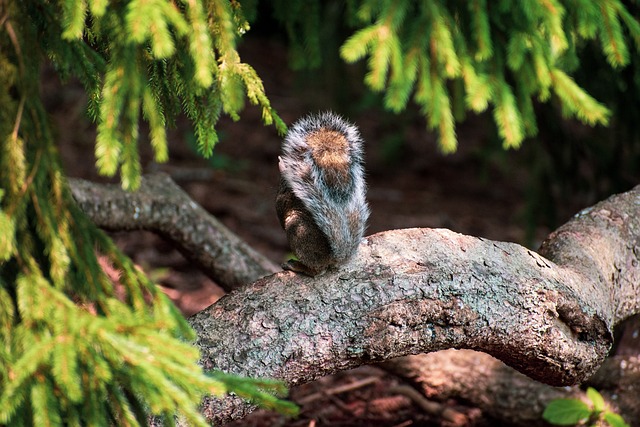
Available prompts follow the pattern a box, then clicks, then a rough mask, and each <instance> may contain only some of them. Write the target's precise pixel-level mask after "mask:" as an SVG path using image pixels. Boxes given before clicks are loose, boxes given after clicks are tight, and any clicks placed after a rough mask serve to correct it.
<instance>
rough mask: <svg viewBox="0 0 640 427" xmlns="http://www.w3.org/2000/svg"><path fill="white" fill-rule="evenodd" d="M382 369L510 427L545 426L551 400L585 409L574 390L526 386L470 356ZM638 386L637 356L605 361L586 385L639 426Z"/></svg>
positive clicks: (456, 354)
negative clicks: (576, 402) (571, 400)
mask: <svg viewBox="0 0 640 427" xmlns="http://www.w3.org/2000/svg"><path fill="white" fill-rule="evenodd" d="M382 367H383V368H384V369H386V370H387V371H389V372H392V373H394V374H396V375H399V376H401V377H402V378H405V379H408V380H410V381H411V382H412V383H413V384H414V385H415V386H416V387H417V388H418V389H419V390H420V391H421V392H422V393H423V394H424V395H425V396H426V397H428V398H433V399H437V400H440V401H441V400H447V399H449V398H454V399H457V400H459V401H462V402H465V403H467V404H469V405H471V406H473V407H476V408H480V409H481V410H482V411H483V413H484V414H486V415H489V416H490V417H492V418H493V419H497V420H500V421H502V422H507V423H509V425H513V426H531V427H534V426H541V427H542V426H547V425H548V424H547V423H546V422H545V421H543V419H542V413H543V412H544V409H545V408H546V406H547V405H548V404H549V402H551V401H552V400H554V399H559V398H578V399H582V400H584V401H585V402H587V403H588V399H587V398H586V395H585V393H584V391H583V390H581V389H580V388H579V387H577V386H575V387H552V386H549V385H546V384H542V383H539V382H537V381H531V379H529V378H528V377H525V376H524V375H522V374H520V373H518V372H517V371H515V370H513V369H512V368H509V367H508V366H506V365H505V364H503V363H502V362H500V361H499V360H496V359H494V358H493V357H491V356H489V355H487V354H484V353H479V352H474V351H468V350H459V351H458V350H446V351H442V352H437V353H430V354H420V355H416V356H406V357H401V358H398V359H393V360H390V361H388V362H385V363H384V364H383V365H382ZM639 380H640V360H638V357H637V356H636V357H613V358H608V359H606V360H605V362H604V364H603V365H602V366H601V367H600V369H599V370H598V371H597V372H596V374H595V375H594V376H593V377H592V378H590V379H589V381H588V384H589V385H592V386H594V387H596V388H597V389H598V390H600V392H601V393H602V395H603V397H604V398H605V400H606V401H607V403H608V405H609V406H610V407H611V409H612V410H614V411H617V412H619V413H621V414H623V415H625V417H626V419H627V420H629V421H630V422H631V423H632V424H631V425H638V423H640V405H638V391H637V389H636V385H637V384H638V381H639ZM634 422H635V423H634Z"/></svg>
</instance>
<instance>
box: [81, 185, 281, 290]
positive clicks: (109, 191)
mask: <svg viewBox="0 0 640 427" xmlns="http://www.w3.org/2000/svg"><path fill="white" fill-rule="evenodd" d="M69 181H70V185H71V190H72V192H73V196H74V198H75V199H76V201H77V202H78V204H79V205H80V207H81V208H82V210H83V211H84V212H85V213H86V214H87V215H89V217H90V218H91V219H92V220H93V222H94V223H95V224H96V225H98V226H99V227H102V228H104V229H107V230H112V231H119V230H147V231H153V232H155V233H157V234H159V235H161V236H163V237H164V238H166V239H168V240H170V241H171V242H173V243H174V244H175V245H176V247H177V248H178V249H179V250H180V251H181V252H182V253H183V254H184V255H185V257H187V259H189V260H190V261H192V262H193V263H194V264H195V265H197V266H198V267H199V268H200V269H201V270H202V271H203V272H204V273H205V274H207V275H208V276H209V277H210V278H211V279H212V280H214V281H215V282H216V283H217V284H218V285H219V286H221V287H222V288H223V289H224V290H225V291H230V290H232V289H235V288H237V287H240V286H242V285H245V284H247V283H251V282H253V281H254V280H256V279H258V278H259V277H263V276H265V275H266V274H271V273H273V272H275V271H277V270H279V268H278V267H277V266H276V265H275V264H274V263H273V262H271V261H270V260H268V259H267V258H265V257H264V256H262V255H261V254H259V253H258V252H256V251H255V250H253V249H252V248H251V247H250V246H249V245H247V244H246V243H244V242H243V241H242V240H241V239H240V238H238V237H237V236H236V235H235V234H234V233H232V232H231V231H230V230H229V229H227V228H226V227H225V226H224V225H223V224H222V223H220V221H218V220H217V219H216V218H214V217H213V216H211V215H209V214H208V213H207V212H206V211H205V210H204V209H203V208H202V207H201V206H200V205H198V204H197V203H196V202H194V201H193V200H192V199H191V198H190V197H189V195H188V194H186V193H185V192H184V191H182V189H181V188H180V187H178V186H177V185H176V184H175V183H174V182H173V180H171V178H170V177H169V176H168V175H166V174H162V173H158V174H153V175H147V176H145V177H143V178H142V183H141V185H140V188H139V190H137V191H135V192H126V191H124V190H122V188H120V186H118V185H102V184H96V183H92V182H89V181H84V180H81V179H70V180H69Z"/></svg>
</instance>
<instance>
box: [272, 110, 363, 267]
mask: <svg viewBox="0 0 640 427" xmlns="http://www.w3.org/2000/svg"><path fill="white" fill-rule="evenodd" d="M321 128H328V129H331V130H334V131H337V132H340V133H341V134H343V135H344V136H345V137H346V139H347V142H348V150H349V159H350V165H349V175H350V180H351V183H350V184H351V185H347V186H345V187H346V188H349V189H350V190H349V192H348V193H346V194H345V193H341V192H340V191H338V190H336V191H332V189H331V188H329V187H328V186H327V184H326V182H325V180H324V179H323V171H322V170H321V169H320V167H319V166H318V165H317V164H316V163H315V162H314V161H313V158H312V156H311V150H310V147H309V146H308V144H307V142H306V139H307V136H308V135H309V134H310V133H312V132H313V131H316V130H319V129H321ZM362 145H363V141H362V138H361V137H360V132H359V131H358V129H357V128H356V127H355V126H354V125H352V124H350V123H349V122H347V121H346V120H344V119H343V118H342V117H340V116H338V115H336V114H334V113H332V112H324V113H320V114H317V115H309V116H307V117H304V118H302V119H300V120H298V121H297V122H296V123H295V124H294V125H293V126H292V127H291V128H290V129H289V132H288V133H287V136H286V138H285V140H284V142H283V144H282V156H281V158H280V168H281V174H282V177H283V178H284V179H285V181H286V182H287V184H288V185H289V187H290V188H291V189H292V191H293V193H294V194H295V195H296V197H298V198H299V199H300V200H301V201H302V203H303V204H304V206H305V207H306V209H307V210H308V211H309V212H310V213H311V215H312V216H313V219H314V221H315V223H316V224H317V225H318V227H319V228H320V229H321V230H322V232H323V233H324V234H325V235H326V236H327V238H328V240H329V243H330V246H331V250H332V255H333V256H334V258H335V260H336V262H337V263H339V262H344V261H346V260H348V259H349V258H351V257H352V256H353V255H354V254H355V252H356V251H357V248H358V246H359V244H360V241H361V240H362V237H363V236H364V232H365V227H366V221H367V219H368V217H369V206H368V205H367V201H366V199H365V195H366V183H365V179H364V170H363V165H364V159H363V147H362ZM309 168H310V169H309ZM350 215H357V216H358V217H359V218H360V220H359V221H358V224H357V225H356V226H355V227H352V225H353V224H349V221H348V218H349V216H350Z"/></svg>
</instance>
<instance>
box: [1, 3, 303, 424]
mask: <svg viewBox="0 0 640 427" xmlns="http://www.w3.org/2000/svg"><path fill="white" fill-rule="evenodd" d="M61 12H62V13H61ZM240 18H241V17H240V16H239V15H237V14H236V12H234V10H233V9H232V8H231V7H230V5H229V4H228V3H227V2H224V1H216V2H208V4H207V7H206V8H205V7H203V4H202V3H201V2H199V1H195V0H192V1H184V2H181V3H179V4H177V5H176V3H174V2H171V1H165V0H155V1H135V0H133V1H127V2H107V1H105V0H89V1H85V0H63V1H55V2H51V1H42V0H25V1H20V2H15V1H0V27H1V28H2V30H1V31H2V36H1V37H0V87H1V89H0V105H2V108H0V138H1V143H0V206H1V210H0V424H2V425H145V424H146V423H147V421H148V417H149V416H150V415H151V414H157V415H163V416H164V420H165V421H166V422H167V423H173V420H174V415H176V414H179V415H180V416H181V417H183V418H184V419H185V420H186V421H187V422H188V423H189V424H190V425H207V423H206V422H205V420H204V418H203V417H202V416H201V414H200V413H199V412H198V407H199V404H200V401H201V398H202V396H203V395H205V394H212V395H218V396H220V395H222V394H224V393H226V392H228V391H235V392H236V393H237V394H238V395H240V396H243V397H246V398H250V399H252V400H254V401H256V402H258V403H262V404H263V405H265V406H267V407H271V408H277V409H280V410H283V411H285V412H289V413H291V412H292V411H295V408H294V407H293V406H292V405H290V404H288V403H284V402H282V401H280V400H278V399H277V398H276V397H274V395H273V393H275V394H278V395H281V394H282V393H283V392H284V390H283V388H282V385H281V384H279V383H275V382H269V381H260V382H256V381H254V380H242V379H238V378H233V377H229V376H225V375H221V374H210V375H207V374H205V373H203V371H202V369H201V367H199V366H198V364H197V362H198V360H199V352H198V350H197V349H196V348H195V347H193V346H192V344H191V342H192V341H193V339H194V338H195V334H194V332H193V331H192V329H191V328H190V327H189V326H188V324H187V322H186V321H185V320H184V318H183V317H182V316H181V314H180V313H179V312H178V311H177V309H176V308H175V307H174V306H173V304H172V303H171V302H170V301H169V300H168V298H167V297H166V296H165V295H164V294H163V293H161V292H160V291H159V290H158V289H157V288H156V287H155V286H154V285H153V283H151V282H150V281H149V279H147V277H146V276H145V275H144V274H143V273H142V272H140V271H139V270H138V269H136V268H135V266H134V265H133V264H132V263H131V261H130V260H129V259H128V258H127V257H126V256H124V255H123V254H122V253H120V252H119V251H118V249H117V248H116V247H115V246H114V245H113V243H112V241H111V240H110V239H109V238H108V237H107V236H106V235H105V234H104V233H103V232H101V231H100V230H98V229H97V228H96V227H95V226H94V225H93V224H92V223H91V222H90V221H89V220H88V219H87V218H86V216H85V215H84V214H83V213H82V212H81V211H80V210H79V209H78V207H77V206H76V204H75V203H74V201H73V199H72V196H71V194H70V192H69V189H68V184H67V181H66V178H65V176H64V173H63V171H62V169H61V165H60V161H59V159H58V156H57V152H56V150H55V147H54V141H53V137H52V134H51V131H50V128H49V124H48V119H47V116H46V113H45V111H44V107H43V105H42V103H41V100H40V96H39V93H38V80H39V75H40V67H41V64H42V62H43V61H44V60H45V58H49V59H50V60H51V61H52V63H53V64H54V65H55V67H56V69H57V70H58V72H59V73H60V74H61V75H62V76H63V77H67V76H75V77H78V78H79V79H80V80H81V81H82V83H83V84H84V86H85V88H86V90H87V92H88V93H89V100H90V104H89V111H90V113H91V114H92V116H93V117H94V118H95V119H96V121H97V122H98V137H97V142H96V158H97V166H98V169H99V171H100V172H101V173H102V174H105V175H109V176H111V175H114V174H115V173H116V172H117V171H118V170H119V171H120V175H121V177H122V184H123V186H124V187H125V188H128V189H134V188H136V187H137V186H138V185H139V182H140V161H139V157H138V148H137V140H138V125H139V120H140V112H142V118H143V119H144V120H146V121H147V122H148V123H149V128H150V139H151V145H152V147H153V150H154V153H155V158H156V160H157V161H165V160H166V159H167V140H166V134H165V123H166V121H167V120H170V119H171V118H172V117H174V116H175V115H176V114H177V112H179V110H180V109H181V108H184V110H185V111H186V113H187V114H188V115H189V117H191V118H192V119H193V120H194V122H195V123H196V132H197V135H198V141H199V147H200V150H201V151H202V153H203V154H204V155H210V154H211V151H212V149H213V146H214V145H215V143H216V141H217V136H216V133H215V129H214V126H215V123H216V121H217V120H218V118H219V116H220V114H221V113H222V112H225V113H227V114H229V115H231V116H232V117H234V118H237V116H238V111H239V110H240V109H241V108H242V107H243V102H244V97H245V95H246V96H247V97H248V98H249V100H250V101H251V102H252V103H254V104H258V105H260V106H261V107H262V109H263V118H264V122H265V123H275V125H276V127H277V128H278V129H279V130H281V131H282V130H283V129H284V125H283V123H282V121H281V120H280V119H279V118H278V117H277V116H276V115H275V113H274V112H273V110H272V108H271V106H270V105H269V102H268V100H267V98H266V96H265V94H264V90H263V87H262V83H261V81H260V80H259V78H258V77H257V75H256V73H255V71H254V70H253V69H252V68H251V67H249V66H248V65H246V64H242V63H241V62H240V58H239V56H238V54H237V52H236V50H235V38H236V33H237V32H238V31H239V28H237V27H236V26H235V24H234V22H236V21H237V22H244V20H242V19H240ZM212 29H213V30H212ZM98 256H100V257H101V259H102V260H108V261H106V262H107V263H109V264H111V265H112V267H113V268H114V269H115V270H116V271H118V272H120V276H119V278H118V279H117V282H118V288H119V289H121V290H122V292H121V293H122V295H119V296H118V298H116V293H115V291H114V283H113V281H112V280H110V279H109V278H108V277H107V275H106V274H105V272H104V271H103V269H102V268H101V264H100V262H99V261H98Z"/></svg>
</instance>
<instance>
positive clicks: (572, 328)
mask: <svg viewBox="0 0 640 427" xmlns="http://www.w3.org/2000/svg"><path fill="white" fill-rule="evenodd" d="M639 193H640V187H638V188H636V189H634V190H632V191H630V192H628V193H626V194H623V195H620V196H616V197H613V198H611V199H609V200H607V201H605V202H602V203H599V204H598V205H596V206H594V207H593V208H591V209H590V210H588V211H584V212H583V213H582V214H581V215H578V216H577V217H576V218H575V219H574V220H572V221H571V222H570V223H569V224H568V225H567V226H565V227H563V228H561V229H560V230H559V231H558V233H556V234H554V235H553V236H551V238H550V239H549V240H548V241H547V242H546V243H545V249H544V250H545V253H548V254H551V255H552V256H553V257H554V258H555V259H557V260H559V262H560V263H561V265H558V264H555V263H553V262H551V261H550V260H547V259H545V258H543V257H542V256H540V255H538V254H537V253H535V252H532V251H530V250H528V249H526V248H523V247H521V246H519V245H516V244H512V243H503V242H494V241H489V240H484V239H480V238H476V237H470V236H464V235H461V234H458V233H454V232H451V231H448V230H428V229H413V230H396V231H389V232H385V233H379V234H376V235H374V236H370V237H369V238H368V239H367V241H366V242H365V243H363V244H362V245H361V247H360V252H359V255H358V257H357V258H356V259H355V260H354V261H353V262H352V263H351V264H349V265H347V266H345V267H344V268H343V269H342V270H341V271H339V272H332V273H329V274H326V275H324V276H322V277H320V278H316V279H310V278H306V277H302V276H297V275H295V274H293V273H288V272H287V273H279V274H276V275H273V276H270V277H267V278H264V279H261V280H259V281H257V282H256V283H254V284H253V285H251V286H249V287H247V288H244V289H241V290H239V291H237V292H234V293H232V294H231V295H228V296H226V297H224V298H222V299H221V300H220V301H219V302H218V303H216V304H214V305H213V306H211V307H209V308H208V309H206V310H204V311H203V312H201V313H199V314H197V315H196V316H194V317H193V318H192V319H191V323H192V325H193V326H194V327H195V328H196V330H197V331H198V335H199V340H198V345H199V347H200V348H201V350H202V352H203V364H204V366H205V367H206V368H210V369H222V370H225V371H231V372H237V373H240V374H244V375H250V376H266V377H275V378H281V379H283V380H285V381H286V382H287V383H289V384H292V385H294V384H300V383H302V382H305V381H309V380H312V379H315V378H318V377H320V376H323V375H326V374H329V373H332V372H335V371H338V370H342V369H347V368H350V367H354V366H358V365H361V364H364V363H371V362H377V361H383V360H388V359H391V358H393V357H397V356H402V355H407V354H416V353H422V352H425V353H426V352H434V351H438V350H442V349H447V348H467V349H474V350H479V351H482V352H486V353H488V354H491V355H493V356H494V357H496V358H498V359H500V360H502V361H504V362H505V363H507V364H508V365H510V366H512V367H514V368H516V369H517V370H519V371H521V372H523V373H525V374H526V375H528V376H529V377H531V378H534V379H536V380H539V381H541V382H544V383H548V384H552V385H567V384H576V383H579V382H581V381H583V380H585V379H586V378H588V377H590V376H591V375H592V374H593V373H594V372H595V371H596V370H597V368H598V367H599V366H600V365H601V364H602V362H603V360H604V357H605V356H606V354H607V352H608V350H609V348H610V345H611V341H612V334H611V330H612V327H613V325H614V322H618V321H620V320H622V318H624V317H625V316H628V315H630V314H632V313H634V312H637V311H638V304H639V303H638V298H637V293H636V287H637V286H638V280H637V279H636V278H637V277H638V259H637V255H636V254H637V253H638V252H637V251H635V250H634V248H635V247H636V245H635V243H634V242H637V241H638V239H639V238H640V215H639V213H640V212H639V211H640V203H638V202H637V200H638V198H639ZM605 213H607V214H605ZM621 218H624V221H620V220H619V219H621ZM573 222H577V223H578V224H577V225H575V226H574V225H573V224H571V223H573ZM580 227H584V230H585V231H584V232H583V233H579V232H578V231H577V230H579V229H580ZM592 236H595V237H592ZM590 245H597V246H590ZM574 248H575V251H574ZM590 248H591V249H590ZM598 258H601V259H603V260H605V261H600V260H598ZM606 260H609V261H611V262H612V263H613V264H614V265H616V268H615V272H616V274H609V272H610V271H611V269H610V268H608V267H607V265H608V264H607V261H606ZM573 261H575V263H576V264H575V265H576V268H575V269H573V268H571V266H573V264H572V262H573ZM621 266H624V268H620V267H621ZM215 405H216V411H218V412H216V413H217V416H219V418H215V419H217V420H224V419H227V418H226V417H233V410H229V411H225V406H224V404H223V402H220V401H215Z"/></svg>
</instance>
